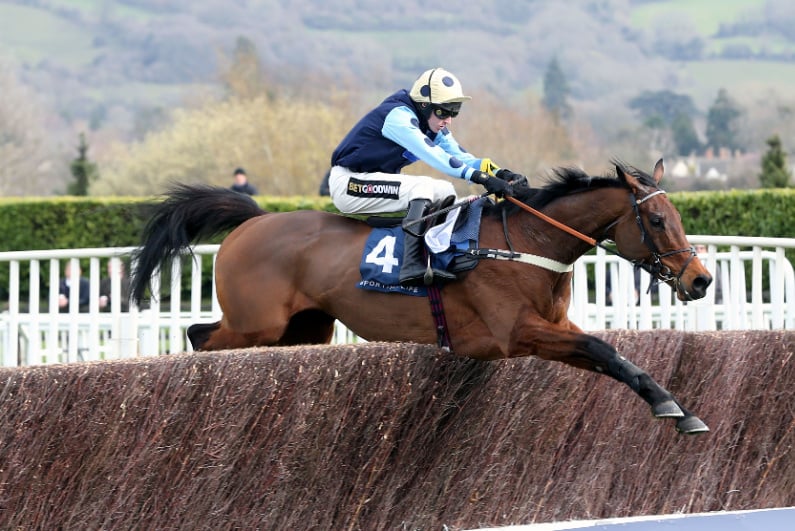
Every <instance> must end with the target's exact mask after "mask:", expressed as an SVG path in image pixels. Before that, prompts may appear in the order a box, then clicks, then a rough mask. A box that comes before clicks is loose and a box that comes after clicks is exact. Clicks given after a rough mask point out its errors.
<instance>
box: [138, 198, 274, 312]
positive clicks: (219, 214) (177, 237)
mask: <svg viewBox="0 0 795 531" xmlns="http://www.w3.org/2000/svg"><path fill="white" fill-rule="evenodd" d="M165 197H166V198H165V200H164V201H162V202H159V203H156V204H155V205H154V206H153V213H152V215H151V217H150V218H149V221H148V222H147V224H146V227H145V228H144V231H143V235H142V243H141V246H140V247H139V248H138V249H136V250H135V251H134V252H133V253H132V257H133V263H134V264H135V268H134V270H133V271H132V276H131V278H130V299H131V300H132V301H133V302H135V303H136V304H138V305H140V304H141V300H142V299H143V297H144V293H145V292H146V289H147V288H148V287H149V282H150V279H151V278H152V273H154V271H155V270H156V269H157V268H161V269H162V270H164V271H165V270H167V269H166V268H167V267H168V265H169V264H170V263H171V261H172V260H173V259H174V258H175V257H176V256H178V255H179V254H181V253H182V252H183V251H184V250H190V245H191V244H192V243H198V242H200V241H202V240H204V239H207V238H212V237H213V236H216V235H220V234H222V233H224V232H226V231H229V230H231V229H233V228H235V227H237V226H238V225H240V224H242V223H243V222H244V221H247V220H249V219H251V218H253V217H257V216H261V215H263V214H266V213H267V212H265V211H264V210H262V209H261V208H260V207H259V205H257V203H256V201H254V200H253V199H252V198H251V197H249V196H248V195H245V194H241V193H239V192H235V191H234V190H231V189H228V188H220V187H217V186H209V185H189V184H177V185H175V186H174V187H173V188H171V189H170V190H169V191H168V192H167V193H166V194H165ZM153 296H154V294H153Z"/></svg>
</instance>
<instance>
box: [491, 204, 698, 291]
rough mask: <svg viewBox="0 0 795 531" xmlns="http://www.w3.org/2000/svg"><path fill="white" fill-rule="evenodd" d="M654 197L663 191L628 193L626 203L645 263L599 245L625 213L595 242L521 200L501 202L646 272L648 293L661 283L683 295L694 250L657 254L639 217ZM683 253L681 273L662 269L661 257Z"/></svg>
mask: <svg viewBox="0 0 795 531" xmlns="http://www.w3.org/2000/svg"><path fill="white" fill-rule="evenodd" d="M657 195H666V192H665V190H661V189H658V190H655V191H654V192H651V193H650V194H648V195H646V196H644V197H642V198H640V199H638V198H637V197H636V196H635V194H634V193H632V192H630V193H629V199H630V202H631V204H632V213H634V215H635V221H636V222H637V224H638V228H639V229H640V240H641V242H643V244H644V245H646V248H647V249H648V250H649V252H650V253H651V258H650V260H648V261H647V260H637V259H633V258H630V257H628V256H626V255H624V254H622V253H621V252H620V251H619V250H618V249H614V248H612V247H610V246H607V245H605V244H603V243H602V242H604V241H606V240H609V237H608V233H609V232H610V231H611V229H613V228H614V227H615V226H616V225H618V224H619V223H620V222H621V220H622V219H623V218H624V217H625V216H626V214H625V215H622V216H620V217H619V218H618V219H616V220H615V221H613V222H612V223H610V224H609V225H608V226H607V227H605V229H604V231H603V236H602V237H601V238H599V239H598V240H597V239H595V238H591V237H590V236H587V235H585V234H583V233H581V232H579V231H577V230H576V229H573V228H571V227H569V226H568V225H566V224H564V223H561V222H559V221H557V220H555V219H553V218H550V217H549V216H547V215H546V214H544V213H542V212H540V211H538V210H536V209H534V208H533V207H531V206H529V205H527V204H525V203H523V202H522V201H520V200H518V199H516V198H514V197H511V196H506V197H505V199H506V200H507V201H510V202H511V203H513V204H515V205H517V206H519V208H521V209H523V210H526V211H527V212H530V213H531V214H533V215H535V216H537V217H539V218H541V219H543V220H544V221H546V222H548V223H551V224H552V225H554V226H556V227H557V228H559V229H561V230H563V231H565V232H568V233H569V234H571V235H572V236H575V237H576V238H579V239H580V240H582V241H584V242H586V243H587V244H589V245H591V246H593V247H600V248H602V249H604V250H605V251H606V252H608V253H611V254H614V255H616V256H618V257H620V258H623V259H624V260H627V261H628V262H631V263H632V264H633V265H635V266H637V267H640V268H641V269H644V270H645V271H646V272H648V273H649V274H650V275H651V276H652V283H651V284H649V290H651V289H652V287H653V286H654V285H655V284H656V283H657V282H658V281H662V282H666V283H671V284H673V287H674V288H675V289H676V290H677V291H678V290H680V289H681V290H682V291H683V292H684V293H687V290H685V289H684V288H683V287H682V275H684V273H685V271H686V270H687V268H688V266H689V265H690V263H691V262H692V261H693V258H695V257H696V250H695V248H694V247H693V246H692V245H691V246H690V247H688V248H684V249H677V250H673V251H666V252H662V253H661V252H660V250H659V249H658V248H657V246H656V245H655V243H654V241H652V239H651V238H648V237H647V230H646V226H645V225H644V223H643V218H642V216H641V215H640V205H642V204H643V203H645V202H646V201H648V200H649V199H651V198H652V197H654V196H657ZM503 223H505V218H503ZM505 232H506V236H507V230H506V231H505ZM508 245H509V246H510V242H508ZM686 252H689V253H690V257H688V259H687V261H686V262H685V265H684V267H683V268H682V269H681V271H679V274H674V272H673V271H672V270H671V268H670V267H668V266H666V265H665V264H663V262H662V260H663V258H666V257H668V256H672V255H675V254H679V253H686Z"/></svg>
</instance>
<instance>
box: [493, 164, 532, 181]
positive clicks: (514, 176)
mask: <svg viewBox="0 0 795 531" xmlns="http://www.w3.org/2000/svg"><path fill="white" fill-rule="evenodd" d="M495 177H497V178H498V179H502V180H503V181H508V182H509V183H512V184H520V183H526V182H527V177H525V176H524V175H522V174H519V173H514V172H512V171H511V170H507V169H505V168H502V169H501V170H499V171H497V173H496V174H495Z"/></svg>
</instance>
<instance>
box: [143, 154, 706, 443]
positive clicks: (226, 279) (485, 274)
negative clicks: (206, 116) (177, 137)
mask: <svg viewBox="0 0 795 531" xmlns="http://www.w3.org/2000/svg"><path fill="white" fill-rule="evenodd" d="M612 165H614V166H615V175H613V174H612V172H610V173H609V174H605V175H602V176H590V175H588V174H587V173H585V172H584V171H582V170H579V169H575V168H558V169H555V170H553V171H552V172H551V174H550V175H548V182H547V183H546V184H544V185H543V186H541V187H530V186H528V185H527V183H526V182H525V183H515V184H514V187H513V188H514V191H513V194H512V195H511V196H508V197H506V199H510V200H511V201H507V200H505V199H503V200H501V201H488V203H489V204H487V205H486V206H485V207H484V208H483V211H482V219H481V223H480V234H479V236H480V238H479V243H480V245H481V246H484V247H487V248H498V249H499V248H500V246H505V245H506V244H507V245H508V246H509V247H510V250H511V252H504V253H498V254H500V255H501V257H503V258H506V257H508V258H509V259H503V260H489V259H483V260H478V262H477V265H476V267H474V268H473V269H471V270H470V271H467V272H465V273H462V274H460V275H459V278H458V279H457V280H455V281H454V282H451V283H448V284H445V285H443V286H441V287H440V288H439V292H440V293H441V294H442V295H443V303H444V315H445V317H446V326H447V331H448V332H449V337H450V340H451V344H452V350H453V351H454V353H455V354H456V355H460V356H465V357H470V358H475V359H480V360H497V359H501V358H513V357H520V356H536V357H538V358H542V359H545V360H552V361H558V362H562V363H565V364H568V365H571V366H574V367H576V368H580V369H584V370H587V371H592V372H596V373H601V374H604V375H607V376H610V377H612V378H613V379H615V380H617V381H619V382H622V383H624V384H626V385H627V386H629V387H630V389H632V390H633V391H634V392H635V393H636V394H637V395H638V396H640V397H641V398H642V399H643V400H644V401H646V402H647V404H648V405H649V407H650V408H651V411H652V414H653V415H654V416H655V417H658V418H672V419H675V421H676V429H677V430H678V431H679V432H681V433H687V434H696V433H702V432H706V431H709V428H708V427H707V425H706V424H705V423H704V422H703V421H701V419H699V418H698V417H696V416H695V415H694V414H693V413H691V412H690V411H688V410H687V409H686V408H685V407H684V406H683V405H682V404H681V403H680V402H679V401H678V400H677V399H676V398H675V397H674V396H673V395H672V394H671V393H670V392H669V391H667V390H666V389H664V388H663V387H662V386H661V385H659V384H658V383H657V382H656V381H655V380H654V379H653V378H652V377H651V376H650V375H649V374H647V373H646V372H645V371H644V370H642V369H641V368H639V367H637V366H636V365H635V364H633V363H632V362H630V361H629V360H628V359H626V358H625V357H624V356H622V355H620V354H619V353H618V352H617V351H616V349H615V348H614V347H613V346H611V345H609V344H608V343H607V342H605V341H602V340H601V339H599V338H596V337H594V336H592V335H589V334H587V333H585V332H584V331H583V330H582V329H580V328H579V327H578V326H577V325H575V324H574V323H572V322H571V321H569V319H568V317H567V314H568V307H569V301H570V298H571V286H572V282H571V280H572V272H571V264H573V263H574V262H575V260H577V258H578V257H580V256H581V255H583V254H585V253H586V252H588V251H589V250H590V249H592V248H593V246H594V245H603V244H604V243H605V242H607V243H609V245H611V246H614V248H615V251H614V252H616V253H617V254H620V256H622V257H624V258H626V259H627V260H631V261H632V262H633V263H634V264H636V265H637V266H639V267H643V268H644V269H646V270H648V271H649V272H650V273H651V274H652V275H653V277H654V278H655V279H656V280H655V281H659V282H664V283H666V284H668V285H669V286H671V288H672V289H673V290H674V291H675V292H676V295H677V297H678V298H679V299H680V300H682V301H690V300H696V299H700V298H702V297H704V295H705V294H706V290H707V287H708V286H709V284H710V283H711V282H712V276H711V275H710V273H709V271H707V269H706V268H705V267H704V265H703V264H702V263H701V262H700V261H699V259H698V257H697V255H696V253H695V250H694V248H693V247H692V246H691V245H690V243H689V242H688V240H687V237H686V235H685V232H684V229H683V226H682V222H681V218H680V214H679V212H678V211H677V209H676V207H675V206H674V205H673V204H672V203H671V201H670V200H669V199H668V197H667V195H666V194H665V192H664V190H662V189H661V188H659V186H658V185H659V183H660V180H661V179H662V177H663V172H664V166H663V161H662V159H660V160H659V161H658V162H657V164H656V165H655V166H654V170H653V173H652V175H651V176H650V175H649V174H647V173H645V172H643V171H641V170H638V169H637V168H635V167H633V166H630V165H628V164H626V163H624V162H621V161H619V160H613V161H611V166H612ZM164 196H165V197H164V199H163V200H162V201H155V202H153V209H154V210H153V212H152V217H151V218H150V219H149V221H148V223H147V224H146V227H145V228H144V230H143V234H142V244H141V245H140V246H139V247H137V248H136V250H135V251H134V252H133V259H134V263H135V265H136V268H135V272H134V274H133V275H132V278H131V299H132V300H133V301H135V302H137V303H139V304H140V302H141V300H142V299H143V298H144V295H145V294H146V293H147V289H148V287H149V281H150V279H151V276H152V274H153V273H154V272H155V271H156V270H157V269H158V268H159V269H162V270H168V269H166V268H167V266H168V264H169V263H170V261H171V260H172V259H174V258H175V257H177V256H178V255H180V254H183V253H186V252H190V248H191V245H193V244H195V243H199V242H202V241H207V239H209V238H212V237H223V236H225V237H224V238H223V240H222V242H221V245H220V248H219V251H218V254H217V257H216V263H215V283H216V291H217V298H218V302H219V303H220V307H221V310H222V318H221V320H220V321H218V322H215V323H212V324H207V323H199V324H194V325H192V326H190V327H189V329H188V332H187V334H188V338H189V340H190V342H191V345H192V346H193V348H194V349H195V350H205V351H211V350H222V349H237V348H247V347H255V346H276V345H298V344H322V343H328V342H330V340H331V337H332V333H333V327H334V321H335V319H338V320H339V321H341V322H342V323H343V324H344V325H345V326H347V327H348V328H349V329H350V330H351V331H353V332H354V333H356V334H357V335H358V336H360V337H362V338H363V339H366V340H368V341H386V342H414V343H421V344H437V342H438V330H437V326H435V324H434V321H433V320H432V316H431V312H429V302H428V300H427V299H426V298H425V297H417V296H407V295H404V294H395V293H381V292H374V291H366V290H363V289H358V288H357V283H358V282H359V280H360V276H359V275H360V274H359V263H360V258H361V256H362V251H363V246H364V243H365V240H366V238H367V236H368V234H369V233H370V231H371V230H372V227H371V226H370V225H368V224H367V223H366V222H365V221H363V220H361V219H356V218H353V217H350V216H345V215H342V214H339V213H334V212H323V211H314V210H299V211H292V212H282V213H268V212H266V211H264V210H263V209H261V208H260V207H259V206H258V204H257V203H256V202H255V201H254V200H253V199H252V198H250V197H248V196H246V195H243V194H239V193H237V192H234V191H231V190H228V189H225V188H219V187H214V186H209V185H187V184H176V185H174V186H172V188H171V189H170V191H169V192H167V193H166V194H164ZM526 210H530V211H531V212H527V211H526ZM562 229H565V230H562ZM528 256H529V257H542V261H541V262H539V261H538V260H530V263H527V262H528V260H523V259H522V257H528ZM510 257H513V258H510ZM517 257H518V258H517ZM543 260H546V261H548V262H549V263H553V264H559V265H562V266H566V265H568V267H548V266H547V265H545V263H544V262H543ZM539 264H541V265H539Z"/></svg>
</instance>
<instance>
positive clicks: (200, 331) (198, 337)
mask: <svg viewBox="0 0 795 531" xmlns="http://www.w3.org/2000/svg"><path fill="white" fill-rule="evenodd" d="M220 326H221V321H216V322H214V323H197V324H192V325H190V326H189V327H188V341H190V344H191V346H192V347H193V350H204V348H203V347H204V344H205V343H207V340H208V339H209V338H210V335H211V334H212V333H213V332H214V331H216V330H218V328H219V327H220Z"/></svg>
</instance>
